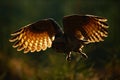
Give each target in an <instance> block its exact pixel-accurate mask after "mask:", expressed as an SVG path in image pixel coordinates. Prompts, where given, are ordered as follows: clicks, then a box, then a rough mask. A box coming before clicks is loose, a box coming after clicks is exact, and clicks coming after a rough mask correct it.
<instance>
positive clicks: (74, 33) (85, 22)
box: [63, 15, 108, 43]
mask: <svg viewBox="0 0 120 80" xmlns="http://www.w3.org/2000/svg"><path fill="white" fill-rule="evenodd" d="M106 21H107V19H105V18H101V17H98V16H93V15H84V16H81V15H70V16H65V17H64V18H63V26H64V33H65V34H66V35H67V36H69V37H74V38H76V39H78V40H84V41H86V43H93V42H100V41H103V40H104V37H107V35H108V31H107V28H108V25H107V24H106Z"/></svg>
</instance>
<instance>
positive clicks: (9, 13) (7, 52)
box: [0, 0, 120, 80]
mask: <svg viewBox="0 0 120 80" xmlns="http://www.w3.org/2000/svg"><path fill="white" fill-rule="evenodd" d="M119 3H120V1H119V0H116V1H115V0H99V1H96V0H49V1H48V0H1V1H0V28H1V29H0V36H1V37H0V80H120V69H119V67H120V42H119V41H120V36H119V30H120V27H119V23H120V22H119V21H120V20H119V19H120V16H119V13H120V10H119ZM69 14H93V15H97V16H103V17H106V18H107V19H108V24H109V26H110V28H109V36H108V37H107V38H106V39H105V41H104V42H101V43H95V44H89V45H87V46H86V47H85V49H84V52H86V53H87V55H88V56H89V58H88V59H87V60H83V59H81V58H80V56H78V55H77V54H74V53H73V57H72V58H73V59H72V61H71V62H67V61H66V60H65V55H64V54H63V53H56V52H55V51H53V50H52V49H47V50H46V51H45V52H43V51H41V52H38V53H28V54H23V52H22V51H21V52H17V50H16V49H13V48H12V47H11V46H12V44H11V43H9V41H8V40H9V38H10V34H11V33H12V32H14V31H15V30H17V29H19V28H20V27H22V26H24V25H26V24H29V23H31V22H34V21H37V20H40V19H43V18H49V17H52V18H54V19H55V20H56V21H58V22H59V23H60V24H61V23H62V21H61V20H62V17H63V16H64V15H69Z"/></svg>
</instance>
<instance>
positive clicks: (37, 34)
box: [9, 14, 108, 60]
mask: <svg viewBox="0 0 120 80" xmlns="http://www.w3.org/2000/svg"><path fill="white" fill-rule="evenodd" d="M106 21H107V19H106V18H102V17H98V16H94V15H78V14H74V15H68V16H64V17H63V28H64V29H62V28H61V27H60V25H58V23H57V22H56V21H55V20H54V19H52V18H48V19H42V20H39V21H37V22H34V23H31V24H28V25H26V26H24V27H22V28H20V29H19V30H17V31H16V32H14V33H12V34H11V36H12V38H11V39H10V40H9V41H10V42H15V43H14V44H13V48H17V51H21V50H24V53H28V52H35V51H37V52H39V51H41V50H43V51H44V50H46V49H47V48H53V49H54V50H56V52H62V53H65V54H66V55H67V56H66V59H67V60H70V58H71V52H72V51H74V52H77V53H79V54H81V55H82V56H83V57H85V58H87V55H86V54H85V53H84V52H82V48H83V47H84V45H86V44H88V43H94V42H100V41H103V40H104V38H105V37H107V35H108V31H107V28H108V25H107V24H106Z"/></svg>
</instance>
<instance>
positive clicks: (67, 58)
mask: <svg viewBox="0 0 120 80" xmlns="http://www.w3.org/2000/svg"><path fill="white" fill-rule="evenodd" d="M66 60H67V61H71V52H69V53H68V54H67V56H66Z"/></svg>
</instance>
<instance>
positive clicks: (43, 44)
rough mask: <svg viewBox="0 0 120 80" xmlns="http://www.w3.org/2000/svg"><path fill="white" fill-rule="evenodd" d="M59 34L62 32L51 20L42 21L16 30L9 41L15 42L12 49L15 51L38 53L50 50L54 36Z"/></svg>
mask: <svg viewBox="0 0 120 80" xmlns="http://www.w3.org/2000/svg"><path fill="white" fill-rule="evenodd" d="M60 33H62V30H61V28H60V27H59V26H58V24H57V23H56V22H55V21H54V20H53V19H43V20H40V21H38V22H35V23H32V24H28V25H27V26H24V27H22V28H21V29H19V30H17V31H16V32H14V33H13V34H11V36H12V38H11V39H10V40H9V41H10V42H15V43H14V44H13V47H14V48H17V51H21V50H24V53H28V52H29V51H31V52H34V51H37V52H38V51H41V50H46V49H47V48H50V47H51V46H52V41H54V39H55V35H56V34H60Z"/></svg>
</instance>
